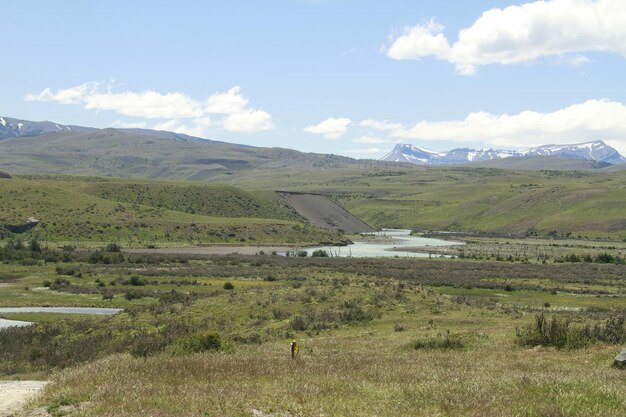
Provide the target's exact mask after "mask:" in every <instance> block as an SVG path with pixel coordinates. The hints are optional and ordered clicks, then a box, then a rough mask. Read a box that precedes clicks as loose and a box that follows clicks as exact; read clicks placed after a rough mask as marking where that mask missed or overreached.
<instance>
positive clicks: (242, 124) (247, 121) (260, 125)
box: [224, 109, 274, 133]
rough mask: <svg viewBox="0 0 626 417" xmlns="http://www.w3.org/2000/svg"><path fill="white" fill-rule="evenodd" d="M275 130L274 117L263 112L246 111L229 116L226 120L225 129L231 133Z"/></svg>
mask: <svg viewBox="0 0 626 417" xmlns="http://www.w3.org/2000/svg"><path fill="white" fill-rule="evenodd" d="M273 128H274V124H273V123H272V115H271V114H269V113H268V112H266V111H263V110H249V109H245V110H242V111H238V112H236V113H232V114H229V115H228V116H226V119H225V120H224V129H226V130H228V131H230V132H241V133H253V132H258V131H261V130H271V129H273Z"/></svg>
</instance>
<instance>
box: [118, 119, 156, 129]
mask: <svg viewBox="0 0 626 417" xmlns="http://www.w3.org/2000/svg"><path fill="white" fill-rule="evenodd" d="M147 125H148V124H147V123H146V122H123V121H121V120H116V121H115V122H114V123H113V126H114V127H119V128H122V129H137V128H138V129H141V128H145V127H146V126H147Z"/></svg>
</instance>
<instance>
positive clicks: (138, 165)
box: [0, 117, 626, 182]
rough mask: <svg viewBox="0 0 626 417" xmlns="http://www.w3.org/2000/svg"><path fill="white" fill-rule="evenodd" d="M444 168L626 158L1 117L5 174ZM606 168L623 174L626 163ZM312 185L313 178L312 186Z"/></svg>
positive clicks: (219, 175) (230, 177)
mask: <svg viewBox="0 0 626 417" xmlns="http://www.w3.org/2000/svg"><path fill="white" fill-rule="evenodd" d="M389 161H394V162H395V161H400V162H410V163H413V164H418V165H426V166H439V165H452V164H467V163H471V166H481V167H490V168H500V169H513V170H541V169H552V170H573V169H574V170H578V169H584V170H588V169H594V170H595V169H598V168H605V167H608V166H610V164H620V163H622V162H625V159H624V158H623V157H622V156H621V155H620V154H619V153H618V152H617V151H616V150H615V149H613V148H611V147H610V146H607V145H606V144H605V143H603V142H601V141H597V142H589V143H584V144H577V145H558V146H557V145H552V146H541V147H538V148H533V149H530V150H528V151H525V152H520V151H502V150H493V149H487V150H474V149H455V150H452V151H450V152H434V151H429V150H427V149H423V148H419V147H416V146H412V145H398V146H396V147H395V149H394V150H393V151H392V152H390V153H389V154H388V155H386V156H385V157H384V158H382V160H380V161H372V160H359V159H353V158H348V157H344V156H337V155H328V154H316V153H304V152H299V151H295V150H291V149H284V148H264V147H255V146H248V145H239V144H234V143H227V142H220V141H215V140H209V139H203V138H198V137H193V136H189V135H185V134H180V133H174V132H168V131H157V130H150V129H118V128H105V129H98V128H93V127H84V126H75V125H64V124H60V123H54V122H49V121H44V122H33V121H28V120H21V119H15V118H10V117H0V171H5V172H8V173H9V174H70V175H90V176H113V177H132V178H154V179H157V178H159V179H180V180H195V181H207V180H210V181H222V182H237V181H239V180H238V179H237V178H243V177H251V178H258V177H262V176H268V177H273V176H276V174H277V173H280V175H283V176H285V178H288V177H289V176H290V175H299V174H300V173H301V172H303V170H304V171H306V170H313V171H316V170H324V169H343V168H351V169H352V168H358V169H364V170H367V171H371V170H376V169H382V170H385V169H389V168H391V167H393V165H394V164H393V162H389ZM609 169H616V170H621V169H626V164H621V165H615V166H614V167H611V168H609ZM312 181H314V180H312Z"/></svg>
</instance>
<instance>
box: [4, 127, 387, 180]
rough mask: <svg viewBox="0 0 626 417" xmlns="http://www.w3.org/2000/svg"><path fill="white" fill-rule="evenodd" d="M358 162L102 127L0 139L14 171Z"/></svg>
mask: <svg viewBox="0 0 626 417" xmlns="http://www.w3.org/2000/svg"><path fill="white" fill-rule="evenodd" d="M157 133H158V132H157ZM360 164H361V162H359V161H356V160H353V159H350V158H345V157H341V156H333V155H323V154H306V153H302V152H297V151H293V150H289V149H280V148H261V147H252V146H244V145H237V144H231V143H225V142H216V141H201V140H186V139H185V138H184V137H179V136H177V135H174V136H172V135H171V134H170V135H167V134H163V135H157V134H156V133H154V132H150V131H142V130H136V131H133V130H118V129H101V130H95V131H88V132H77V133H72V132H63V133H50V134H45V135H42V136H38V137H21V138H12V139H5V140H1V141H0V167H1V168H2V169H3V170H6V171H8V172H10V173H13V174H33V173H38V174H71V175H91V176H111V177H130V178H150V179H175V180H194V181H204V180H208V179H211V180H212V181H213V180H222V179H227V178H228V177H230V176H231V175H233V174H236V173H238V172H252V173H253V174H252V175H254V172H256V171H257V170H259V169H262V170H267V171H269V172H274V174H275V175H276V174H278V173H279V172H280V170H282V169H284V168H289V167H291V168H297V169H307V168H309V169H311V168H314V169H321V168H331V167H332V168H337V167H347V166H359V165H360ZM379 164H380V165H384V163H379Z"/></svg>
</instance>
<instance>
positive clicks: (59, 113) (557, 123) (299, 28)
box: [0, 0, 626, 158]
mask: <svg viewBox="0 0 626 417" xmlns="http://www.w3.org/2000/svg"><path fill="white" fill-rule="evenodd" d="M0 7H1V9H2V10H3V14H4V15H5V16H6V17H5V18H4V19H3V25H2V27H1V28H0V36H1V38H2V39H4V40H5V42H4V48H3V54H2V61H3V63H4V65H2V66H0V79H1V80H2V81H3V87H2V96H1V97H2V98H1V99H0V116H8V117H16V118H23V119H28V120H53V121H56V122H59V123H64V124H76V125H85V126H95V127H108V126H114V127H115V126H117V127H125V126H141V127H146V128H157V129H164V130H175V131H180V132H184V133H189V134H193V135H196V136H201V137H206V138H210V139H216V140H224V141H229V142H235V143H244V144H249V145H254V146H280V147H288V148H293V149H298V150H302V151H307V152H324V153H335V154H342V155H347V156H353V157H364V158H377V157H380V156H382V155H383V154H384V153H386V151H388V150H390V149H391V148H392V147H393V146H394V143H399V142H402V143H412V144H415V145H419V146H423V147H426V148H430V149H434V150H446V149H450V148H453V147H465V146H470V147H500V148H510V149H512V148H525V147H529V146H535V145H540V144H546V143H573V142H583V141H587V140H596V139H602V140H605V141H607V142H608V143H609V144H611V145H613V146H615V147H617V148H618V149H619V150H620V151H622V152H623V153H626V105H625V104H624V103H626V77H625V76H624V75H623V74H626V60H625V59H624V57H625V56H626V3H624V2H623V1H622V0H552V1H547V2H532V1H497V0H487V1H451V0H438V1H415V0H414V1H384V2H383V1H356V0H335V1H334V0H281V1H279V0H274V1H271V0H270V1H262V2H261V1H231V2H224V1H185V2H173V1H132V2H129V1H106V2H84V1H71V0H65V1H47V2H41V1H30V0H20V1H0ZM460 31H461V32H460Z"/></svg>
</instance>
